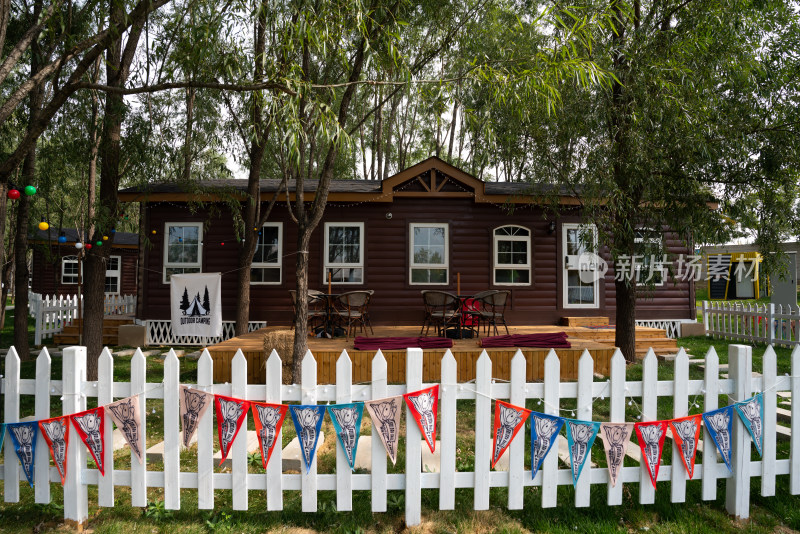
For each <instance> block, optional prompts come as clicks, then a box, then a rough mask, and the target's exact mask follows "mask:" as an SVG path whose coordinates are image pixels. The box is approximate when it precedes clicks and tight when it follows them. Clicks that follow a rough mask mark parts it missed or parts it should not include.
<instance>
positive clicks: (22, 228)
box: [14, 148, 36, 360]
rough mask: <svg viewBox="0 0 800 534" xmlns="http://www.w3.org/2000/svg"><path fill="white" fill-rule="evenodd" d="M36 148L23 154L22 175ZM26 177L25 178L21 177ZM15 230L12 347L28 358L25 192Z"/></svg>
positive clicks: (33, 162) (27, 205)
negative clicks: (14, 295) (14, 297)
mask: <svg viewBox="0 0 800 534" xmlns="http://www.w3.org/2000/svg"><path fill="white" fill-rule="evenodd" d="M35 166H36V149H35V148H33V149H31V150H30V152H28V155H27V156H25V162H24V163H23V177H27V176H29V173H35V170H36V169H35ZM23 179H27V178H23ZM17 202H19V207H18V208H17V229H16V230H17V231H16V237H15V241H14V272H15V276H14V293H16V302H15V303H14V348H16V349H17V354H19V357H20V359H22V360H27V359H28V358H29V350H30V348H29V345H28V276H29V274H30V273H29V271H28V218H29V216H30V201H29V200H28V196H27V195H25V193H23V194H22V196H21V197H20V198H19V200H18V201H17Z"/></svg>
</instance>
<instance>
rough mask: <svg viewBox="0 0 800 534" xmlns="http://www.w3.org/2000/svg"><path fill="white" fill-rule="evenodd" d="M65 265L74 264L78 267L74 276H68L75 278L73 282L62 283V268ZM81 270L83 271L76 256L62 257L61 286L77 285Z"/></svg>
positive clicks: (62, 269) (62, 268)
mask: <svg viewBox="0 0 800 534" xmlns="http://www.w3.org/2000/svg"><path fill="white" fill-rule="evenodd" d="M67 263H70V264H72V263H74V264H76V265H77V266H78V270H79V271H78V274H76V275H72V274H71V275H70V277H72V276H75V281H74V282H65V281H64V266H65V265H66V264H67ZM82 270H83V266H82V265H81V262H80V261H78V256H64V257H62V258H61V284H62V285H78V280H79V279H80V272H81V271H82Z"/></svg>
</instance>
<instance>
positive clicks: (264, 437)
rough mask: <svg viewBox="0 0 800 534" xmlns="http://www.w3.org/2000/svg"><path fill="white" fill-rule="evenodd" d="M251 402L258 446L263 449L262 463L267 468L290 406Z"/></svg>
mask: <svg viewBox="0 0 800 534" xmlns="http://www.w3.org/2000/svg"><path fill="white" fill-rule="evenodd" d="M251 404H252V405H253V421H254V422H255V425H256V435H258V446H259V448H260V449H261V464H262V465H263V466H264V469H266V468H267V464H269V458H270V456H272V449H274V448H275V443H276V441H277V437H278V434H279V433H280V431H281V426H282V425H283V419H284V418H285V417H286V411H287V410H288V409H289V407H288V406H286V405H285V404H269V403H266V402H252V403H251Z"/></svg>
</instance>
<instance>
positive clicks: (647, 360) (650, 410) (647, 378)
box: [639, 349, 666, 504]
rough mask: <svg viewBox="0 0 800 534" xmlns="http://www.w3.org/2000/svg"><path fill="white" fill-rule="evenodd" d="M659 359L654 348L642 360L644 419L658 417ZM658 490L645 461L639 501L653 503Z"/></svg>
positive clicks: (640, 479) (660, 474) (641, 468)
mask: <svg viewBox="0 0 800 534" xmlns="http://www.w3.org/2000/svg"><path fill="white" fill-rule="evenodd" d="M657 383H658V361H657V360H656V354H655V352H653V349H650V350H648V351H647V354H645V357H644V360H643V361H642V415H641V417H642V421H643V422H644V421H655V420H656V419H657V418H658V412H657V408H658V397H657ZM665 473H666V470H664V469H661V470H660V471H659V476H665ZM655 497H656V490H655V488H653V485H652V483H651V482H650V474H649V472H648V470H647V464H646V463H645V462H644V461H643V462H642V464H641V467H640V475H639V503H640V504H653V502H655Z"/></svg>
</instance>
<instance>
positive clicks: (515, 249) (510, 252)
mask: <svg viewBox="0 0 800 534" xmlns="http://www.w3.org/2000/svg"><path fill="white" fill-rule="evenodd" d="M494 283H495V284H496V285H506V286H511V285H521V286H527V285H530V283H531V232H530V230H528V229H527V228H523V227H521V226H502V227H500V228H497V229H495V231H494Z"/></svg>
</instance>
